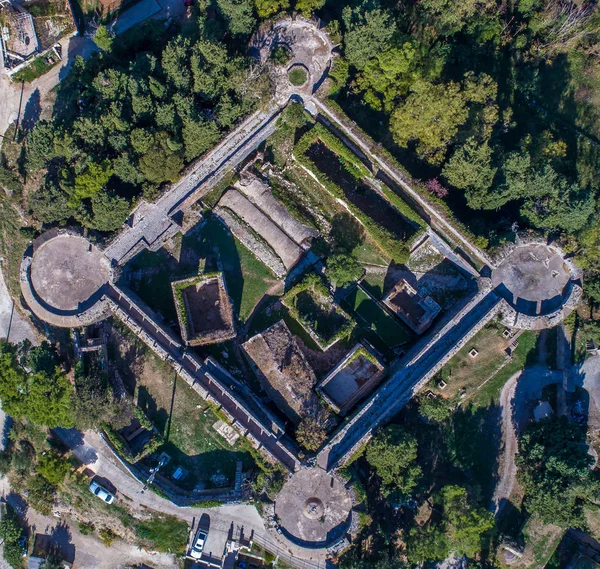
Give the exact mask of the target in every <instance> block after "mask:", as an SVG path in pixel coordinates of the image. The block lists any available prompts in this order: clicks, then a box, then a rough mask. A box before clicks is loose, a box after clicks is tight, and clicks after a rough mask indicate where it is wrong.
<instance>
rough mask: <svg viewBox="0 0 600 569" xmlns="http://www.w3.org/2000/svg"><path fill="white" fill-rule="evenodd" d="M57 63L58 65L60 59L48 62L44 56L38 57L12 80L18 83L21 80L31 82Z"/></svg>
mask: <svg viewBox="0 0 600 569" xmlns="http://www.w3.org/2000/svg"><path fill="white" fill-rule="evenodd" d="M56 65H58V60H54V61H53V63H48V62H47V61H46V60H45V58H44V57H36V58H35V59H34V60H33V61H32V62H31V63H30V64H29V65H28V66H27V67H25V68H24V69H21V71H18V72H17V73H15V74H14V75H13V77H12V80H13V81H15V82H17V83H20V82H21V81H25V83H31V82H32V81H35V80H36V79H37V78H38V77H41V76H42V75H44V74H46V73H48V71H50V69H52V68H53V67H55V66H56Z"/></svg>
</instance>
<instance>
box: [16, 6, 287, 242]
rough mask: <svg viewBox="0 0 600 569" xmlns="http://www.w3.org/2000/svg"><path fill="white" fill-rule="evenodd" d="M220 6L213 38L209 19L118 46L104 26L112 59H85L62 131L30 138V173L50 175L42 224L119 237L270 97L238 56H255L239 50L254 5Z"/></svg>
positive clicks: (73, 82) (68, 96)
mask: <svg viewBox="0 0 600 569" xmlns="http://www.w3.org/2000/svg"><path fill="white" fill-rule="evenodd" d="M215 6H216V9H217V10H216V16H217V18H216V20H214V21H213V22H211V25H208V26H206V28H205V27H204V19H205V16H204V15H203V14H204V12H203V11H202V10H200V12H199V16H198V18H197V21H196V22H195V24H194V25H191V24H190V25H189V26H188V27H187V28H186V29H185V30H183V31H181V32H180V31H179V30H176V29H172V28H169V30H168V31H166V32H165V29H164V27H163V24H162V23H160V22H157V21H148V22H147V23H145V24H143V25H141V26H138V27H137V28H135V29H134V30H133V31H132V32H130V33H128V34H127V35H126V36H116V37H114V38H113V37H112V36H111V35H110V34H109V33H108V31H107V30H106V28H104V27H103V26H99V28H98V30H97V32H96V35H95V41H96V43H97V44H98V45H99V47H100V48H101V49H102V52H100V53H98V54H96V55H94V56H93V57H91V58H90V59H89V60H87V61H84V60H83V59H81V58H77V59H76V61H75V63H74V72H73V74H72V75H71V76H69V78H68V79H67V80H66V81H64V82H63V83H62V84H61V88H60V90H59V93H58V101H57V109H58V110H57V112H56V113H55V114H54V117H53V119H52V121H51V122H44V121H42V122H39V123H38V124H37V125H36V127H35V128H34V129H33V130H32V131H31V132H29V133H28V135H27V140H26V161H25V163H26V167H27V170H28V171H29V172H32V173H33V172H41V173H45V177H44V179H43V183H42V187H41V188H40V189H39V190H38V191H37V192H36V193H35V194H34V195H33V196H32V197H31V199H30V208H31V211H32V213H33V214H34V216H35V217H37V218H38V219H39V220H40V221H43V222H44V223H60V222H64V221H66V220H68V219H75V220H76V221H78V222H79V223H81V224H83V225H85V226H87V227H90V228H92V229H97V230H99V231H113V230H115V229H117V228H118V227H119V226H120V225H121V224H122V223H123V222H124V220H125V219H126V217H127V213H128V211H129V209H130V207H131V198H132V196H135V195H136V194H139V193H140V192H142V191H143V192H145V193H146V195H148V196H150V197H151V196H153V195H155V193H156V190H157V189H158V187H159V186H160V185H161V184H162V183H165V182H173V181H175V180H177V179H178V177H179V175H180V172H181V170H182V169H183V167H184V165H185V163H187V162H189V161H191V160H194V159H195V158H196V157H198V156H199V155H201V154H202V153H204V152H205V151H206V150H208V149H209V148H211V147H213V146H214V145H215V144H216V142H217V141H218V140H219V138H220V137H221V135H222V134H223V132H225V131H227V130H229V129H231V128H232V127H233V126H235V124H236V123H237V121H238V120H239V119H240V118H241V117H243V116H244V115H246V114H247V113H248V112H250V111H251V110H252V109H253V108H254V106H255V105H256V104H257V101H258V100H259V97H260V96H261V95H262V96H267V97H268V96H269V91H268V90H269V88H270V87H269V83H268V79H267V78H266V76H265V75H258V76H256V74H253V75H252V78H249V64H250V61H249V60H248V59H247V58H246V57H244V56H241V55H238V54H239V53H244V51H245V50H240V49H239V45H243V44H238V43H236V42H246V41H247V39H248V36H249V35H250V34H251V33H252V32H253V31H254V29H255V28H256V25H257V20H256V15H255V6H254V3H253V1H252V0H218V1H216V2H215ZM282 7H284V8H285V6H282ZM63 106H64V108H63Z"/></svg>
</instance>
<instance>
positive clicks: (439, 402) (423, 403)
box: [419, 397, 451, 423]
mask: <svg viewBox="0 0 600 569" xmlns="http://www.w3.org/2000/svg"><path fill="white" fill-rule="evenodd" d="M419 413H421V415H423V417H425V418H426V419H429V420H430V421H435V422H436V423H442V422H443V421H445V420H446V419H448V418H449V417H450V414H451V410H450V404H449V403H448V401H447V400H446V399H444V398H443V397H422V398H421V399H420V400H419Z"/></svg>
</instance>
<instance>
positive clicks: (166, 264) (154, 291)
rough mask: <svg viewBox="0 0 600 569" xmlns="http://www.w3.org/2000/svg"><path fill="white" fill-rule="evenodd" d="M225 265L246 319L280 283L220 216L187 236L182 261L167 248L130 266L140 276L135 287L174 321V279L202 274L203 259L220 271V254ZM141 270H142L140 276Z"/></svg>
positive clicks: (144, 254)
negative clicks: (217, 264)
mask: <svg viewBox="0 0 600 569" xmlns="http://www.w3.org/2000/svg"><path fill="white" fill-rule="evenodd" d="M215 251H217V252H218V258H219V259H220V262H221V263H222V265H223V271H224V273H225V282H226V285H227V290H228V291H229V294H230V296H231V299H232V300H233V305H234V308H235V311H236V314H238V315H239V318H240V320H242V321H245V320H246V319H247V318H248V316H250V314H251V313H252V311H253V310H254V307H255V306H256V304H257V303H258V302H259V301H260V299H261V298H262V297H263V296H264V295H265V294H266V292H267V291H268V290H269V289H270V288H271V287H275V288H276V286H277V283H278V282H279V281H278V280H277V278H276V277H275V276H274V275H273V273H271V271H270V269H269V268H268V267H267V266H266V265H264V264H263V263H262V262H261V261H259V260H258V259H257V258H256V257H255V256H254V255H253V254H252V253H251V252H250V251H249V250H248V249H247V248H246V246H245V245H243V244H242V243H241V242H240V241H238V240H237V239H236V238H235V237H234V236H233V235H232V234H231V233H229V232H228V230H227V229H226V227H225V226H224V225H223V224H222V223H221V222H220V221H219V220H218V219H216V218H213V217H209V219H208V220H207V222H206V224H205V225H204V227H203V228H202V230H201V231H198V232H195V233H193V234H191V235H190V234H188V235H185V236H184V237H183V239H182V242H181V250H180V252H179V261H178V260H177V259H175V258H174V257H173V256H171V255H170V254H169V253H167V252H166V251H164V250H160V251H158V252H157V253H152V252H150V251H144V252H142V253H141V254H139V255H138V256H137V257H135V258H134V259H133V260H132V261H131V262H130V263H129V265H128V269H131V271H132V272H133V273H134V274H135V272H136V271H138V278H134V279H133V280H132V282H131V288H132V289H133V290H134V292H136V293H137V294H138V295H139V296H140V298H141V299H142V300H143V301H144V302H146V303H147V304H148V305H149V306H150V307H151V308H153V309H154V310H156V311H158V312H160V313H161V314H162V315H163V316H164V318H165V320H166V321H167V322H170V323H175V322H176V321H177V314H176V312H175V304H174V301H173V293H172V291H171V281H173V280H177V279H180V278H183V277H188V276H191V275H194V274H198V270H199V265H200V263H201V262H202V260H203V259H206V258H210V259H211V262H212V263H213V265H212V266H210V267H208V266H207V269H209V268H210V270H216V268H217V267H216V257H217V256H216V255H215ZM139 271H141V272H142V276H141V278H139Z"/></svg>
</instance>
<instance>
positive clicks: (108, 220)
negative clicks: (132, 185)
mask: <svg viewBox="0 0 600 569" xmlns="http://www.w3.org/2000/svg"><path fill="white" fill-rule="evenodd" d="M92 212H93V217H92V223H91V226H92V227H93V228H94V229H97V230H98V231H115V230H116V229H119V227H121V225H123V223H125V220H126V219H127V216H128V215H129V202H128V201H127V200H126V199H124V198H120V197H119V196H117V195H115V194H114V193H112V192H111V193H107V192H99V193H97V194H96V195H95V196H94V197H93V198H92Z"/></svg>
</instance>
